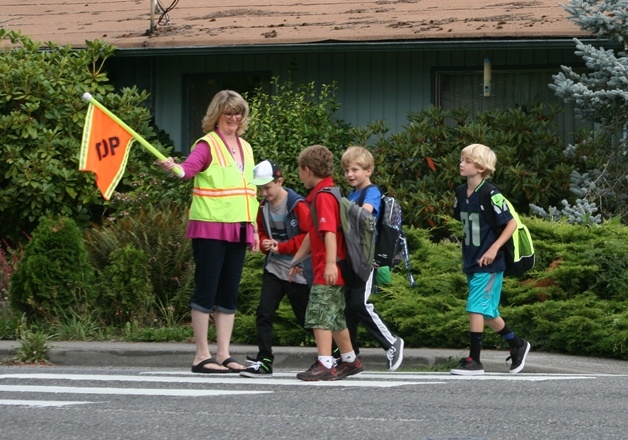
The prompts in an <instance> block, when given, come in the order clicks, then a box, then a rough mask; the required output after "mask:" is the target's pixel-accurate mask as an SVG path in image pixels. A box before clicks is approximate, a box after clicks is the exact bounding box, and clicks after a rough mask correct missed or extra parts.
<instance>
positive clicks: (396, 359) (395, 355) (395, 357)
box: [386, 336, 404, 371]
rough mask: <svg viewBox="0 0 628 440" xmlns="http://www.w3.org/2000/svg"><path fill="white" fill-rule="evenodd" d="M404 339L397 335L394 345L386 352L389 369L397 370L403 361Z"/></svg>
mask: <svg viewBox="0 0 628 440" xmlns="http://www.w3.org/2000/svg"><path fill="white" fill-rule="evenodd" d="M403 345H404V342H403V339H401V338H400V337H399V336H397V339H395V342H393V345H392V347H390V348H389V349H388V351H387V352H386V358H387V359H388V371H395V370H396V369H397V368H399V366H400V365H401V362H402V361H403Z"/></svg>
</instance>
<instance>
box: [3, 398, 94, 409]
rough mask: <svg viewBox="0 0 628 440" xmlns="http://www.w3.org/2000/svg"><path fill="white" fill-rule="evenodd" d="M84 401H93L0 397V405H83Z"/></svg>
mask: <svg viewBox="0 0 628 440" xmlns="http://www.w3.org/2000/svg"><path fill="white" fill-rule="evenodd" d="M86 403H94V402H74V401H70V400H66V401H63V400H58V401H57V400H8V399H5V400H2V399H0V406H36V407H48V406H67V405H84V404H86Z"/></svg>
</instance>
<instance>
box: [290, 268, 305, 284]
mask: <svg viewBox="0 0 628 440" xmlns="http://www.w3.org/2000/svg"><path fill="white" fill-rule="evenodd" d="M300 273H303V267H302V266H300V265H299V266H293V267H291V268H290V272H288V282H292V278H294V277H295V276H296V275H298V274H300Z"/></svg>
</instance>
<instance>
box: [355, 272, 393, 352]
mask: <svg viewBox="0 0 628 440" xmlns="http://www.w3.org/2000/svg"><path fill="white" fill-rule="evenodd" d="M374 276H375V271H372V272H371V276H370V277H369V279H368V281H367V283H366V285H365V286H364V287H357V288H350V287H347V288H346V289H345V299H346V301H347V306H346V308H345V318H346V320H347V328H348V329H349V335H350V336H351V345H353V351H355V354H359V353H360V348H359V346H358V324H362V325H364V328H366V330H367V331H368V332H369V333H370V334H371V335H372V336H373V337H374V338H375V340H376V341H377V342H378V343H379V345H381V347H382V348H383V349H384V350H386V351H388V349H389V348H390V347H392V345H393V343H394V342H395V339H396V336H395V335H393V334H392V333H391V331H390V330H389V329H388V326H386V324H385V323H384V321H382V318H381V317H380V316H379V314H378V313H377V312H376V311H375V308H374V307H373V304H371V303H369V302H368V299H369V297H370V296H371V289H372V288H373V277H374Z"/></svg>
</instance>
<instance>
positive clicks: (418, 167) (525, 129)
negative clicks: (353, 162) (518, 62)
mask: <svg viewBox="0 0 628 440" xmlns="http://www.w3.org/2000/svg"><path fill="white" fill-rule="evenodd" d="M557 113H558V109H555V108H551V107H547V106H545V105H542V104H539V105H537V106H534V107H528V108H514V109H507V110H489V111H486V112H483V113H480V114H478V115H477V116H476V117H475V118H473V119H472V118H471V117H470V115H469V114H468V113H467V112H465V111H464V110H458V111H445V110H442V109H439V108H436V107H432V108H428V109H424V110H422V111H420V112H417V113H410V114H409V115H408V122H409V123H408V125H407V127H406V128H405V130H404V131H403V132H400V133H397V134H393V135H388V136H387V135H386V134H387V127H386V125H385V124H384V123H383V122H381V121H379V122H374V123H372V124H370V125H369V126H367V127H365V128H363V129H356V130H355V133H356V134H357V136H358V139H359V141H358V142H359V143H361V144H364V145H366V144H369V148H370V149H371V151H372V153H373V155H374V157H375V172H374V175H373V177H372V179H371V180H373V181H374V182H375V183H377V184H378V185H380V186H381V187H382V188H383V190H384V191H385V192H387V193H389V194H392V195H394V196H395V197H396V198H397V199H398V200H400V203H401V204H402V208H403V209H404V222H405V223H406V224H409V225H413V226H415V227H430V228H432V227H435V226H439V225H441V224H442V222H443V220H444V219H443V213H448V212H451V209H452V205H453V199H454V197H453V191H454V189H455V187H456V186H457V185H458V184H460V183H462V181H463V180H462V179H461V178H460V173H459V171H458V163H459V160H460V151H461V150H462V148H464V147H465V146H466V145H469V144H472V143H483V144H486V145H488V146H489V147H491V148H492V149H493V150H494V151H495V153H496V154H497V158H498V166H497V170H496V172H495V175H494V176H493V178H492V180H493V182H495V184H496V185H497V186H498V187H499V188H500V189H501V190H502V192H503V193H504V194H506V195H507V196H508V198H509V199H510V200H511V201H512V203H513V205H515V207H516V208H517V209H518V211H520V212H523V213H527V212H529V208H528V205H529V204H530V203H535V204H539V205H547V204H552V203H553V204H556V203H557V202H558V201H560V200H562V199H564V198H567V197H569V196H570V192H569V183H570V174H571V171H572V169H573V166H572V165H571V164H570V162H569V161H568V160H566V159H565V157H564V156H563V154H562V149H563V148H562V140H561V139H560V137H559V136H558V131H557V129H556V125H555V122H554V119H555V116H556V115H557ZM371 139H373V140H371ZM524 164H525V165H524Z"/></svg>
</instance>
